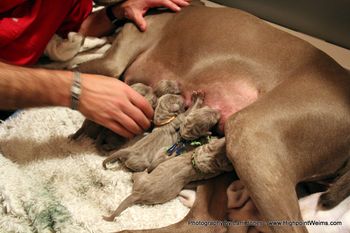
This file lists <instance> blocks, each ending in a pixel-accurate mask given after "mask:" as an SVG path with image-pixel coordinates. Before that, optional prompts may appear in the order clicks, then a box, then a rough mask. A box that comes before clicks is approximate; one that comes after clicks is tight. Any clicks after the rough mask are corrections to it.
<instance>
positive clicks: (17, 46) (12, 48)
mask: <svg viewBox="0 0 350 233" xmlns="http://www.w3.org/2000/svg"><path fill="white" fill-rule="evenodd" d="M91 10H92V0H0V60H4V61H5V62H8V63H11V64H16V65H32V64H34V63H36V62H37V60H38V59H39V57H40V56H41V55H42V53H43V52H44V50H45V47H46V45H47V43H48V42H49V41H50V39H51V38H52V36H53V35H54V34H55V33H57V34H59V35H60V36H62V37H66V35H67V33H68V32H70V31H78V30H79V28H80V25H81V23H82V22H83V21H84V19H85V18H86V17H87V16H88V15H89V14H90V13H91Z"/></svg>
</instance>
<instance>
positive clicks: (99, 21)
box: [79, 0, 190, 37]
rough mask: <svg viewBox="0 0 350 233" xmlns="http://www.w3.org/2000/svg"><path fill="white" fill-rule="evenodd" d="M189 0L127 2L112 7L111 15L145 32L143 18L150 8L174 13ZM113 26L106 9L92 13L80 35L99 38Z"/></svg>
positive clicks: (186, 4) (187, 3)
mask: <svg viewBox="0 0 350 233" xmlns="http://www.w3.org/2000/svg"><path fill="white" fill-rule="evenodd" d="M189 1H190V0H127V1H124V2H121V3H118V4H116V5H115V6H114V7H113V14H114V15H115V16H116V17H117V18H118V19H120V20H124V19H128V20H131V21H133V22H134V23H135V24H136V25H137V26H138V28H139V29H140V30H141V31H146V29H147V24H146V21H145V19H144V18H143V16H144V15H145V14H146V12H147V11H148V10H149V9H150V8H155V7H166V8H168V9H171V10H173V11H175V12H177V11H180V10H181V7H185V6H188V5H189ZM114 28H115V26H114V25H113V24H112V23H111V22H110V20H109V19H108V17H107V15H106V9H105V8H104V9H102V10H99V11H96V12H94V13H92V14H91V15H90V16H89V17H88V18H87V19H86V20H85V21H84V22H83V24H82V25H81V28H80V31H79V32H80V33H81V34H83V35H85V36H95V37H100V36H104V35H107V34H109V33H110V32H111V31H112V30H113V29H114Z"/></svg>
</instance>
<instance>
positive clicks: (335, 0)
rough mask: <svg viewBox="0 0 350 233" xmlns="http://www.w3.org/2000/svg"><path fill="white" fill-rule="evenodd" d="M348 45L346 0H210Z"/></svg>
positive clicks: (349, 0)
mask: <svg viewBox="0 0 350 233" xmlns="http://www.w3.org/2000/svg"><path fill="white" fill-rule="evenodd" d="M211 1H212V2H216V3H219V4H223V5H226V6H231V7H235V8H239V9H242V10H245V11H247V12H250V13H252V14H254V15H256V16H258V17H259V18H262V19H265V20H267V21H270V22H272V23H276V24H279V25H282V26H285V27H287V28H290V29H293V30H295V31H299V32H303V33H305V34H309V35H311V36H315V37H318V38H320V39H323V40H326V41H328V42H330V43H333V44H336V45H339V46H342V47H344V48H347V49H350V0H294V1H291V0H290V1H286V0H211Z"/></svg>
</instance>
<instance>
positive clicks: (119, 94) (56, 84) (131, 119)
mask: <svg viewBox="0 0 350 233" xmlns="http://www.w3.org/2000/svg"><path fill="white" fill-rule="evenodd" d="M72 82H73V74H72V72H70V71H59V70H57V71H55V70H45V69H34V68H25V67H18V66H13V65H8V64H6V63H2V62H0V109H17V108H28V107H41V106H65V107H69V106H70V104H71V91H70V89H71V85H72ZM81 85H82V92H81V96H80V104H79V107H78V110H79V111H80V112H81V113H82V114H83V115H84V116H85V117H87V118H88V119H90V120H92V121H95V122H96V123H99V124H101V125H103V126H105V127H107V128H109V129H111V130H113V131H114V132H115V133H118V134H120V135H121V136H124V137H128V138H130V137H133V136H135V135H136V134H140V133H141V132H143V131H144V130H145V129H147V128H148V127H149V126H150V120H149V119H150V118H151V117H152V115H153V110H152V107H151V106H150V105H149V104H148V102H147V101H146V100H145V99H144V98H143V97H142V96H141V95H140V94H138V93H137V92H135V91H134V90H133V89H132V88H130V87H129V86H128V85H126V84H125V83H123V82H121V81H119V80H117V79H112V78H108V77H105V76H101V75H91V74H81Z"/></svg>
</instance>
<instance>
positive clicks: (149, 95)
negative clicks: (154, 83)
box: [131, 83, 157, 109]
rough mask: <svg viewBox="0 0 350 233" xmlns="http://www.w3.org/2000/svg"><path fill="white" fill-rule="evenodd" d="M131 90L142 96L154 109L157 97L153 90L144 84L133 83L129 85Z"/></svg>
mask: <svg viewBox="0 0 350 233" xmlns="http://www.w3.org/2000/svg"><path fill="white" fill-rule="evenodd" d="M131 87H132V89H134V90H135V91H137V92H138V93H139V94H141V95H142V96H144V97H145V98H146V100H147V101H148V103H150V105H151V106H152V108H153V109H154V108H155V107H156V105H157V97H156V95H155V94H154V92H153V89H152V88H151V87H150V86H146V85H145V84H142V83H135V84H133V85H131Z"/></svg>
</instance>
